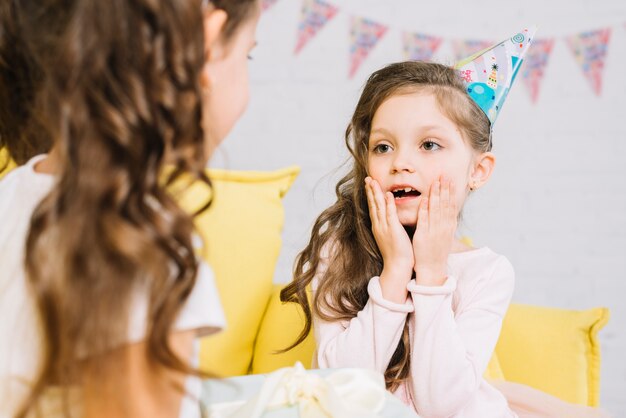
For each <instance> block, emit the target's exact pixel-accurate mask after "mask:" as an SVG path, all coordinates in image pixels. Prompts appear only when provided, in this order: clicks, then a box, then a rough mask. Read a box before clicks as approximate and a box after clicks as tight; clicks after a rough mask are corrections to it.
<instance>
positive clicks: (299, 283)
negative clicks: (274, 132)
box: [281, 61, 491, 390]
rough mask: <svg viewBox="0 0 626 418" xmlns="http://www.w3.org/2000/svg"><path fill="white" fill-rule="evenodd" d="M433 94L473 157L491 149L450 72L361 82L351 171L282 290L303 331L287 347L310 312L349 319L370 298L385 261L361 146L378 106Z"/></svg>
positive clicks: (398, 68) (412, 71)
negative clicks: (297, 310) (310, 292)
mask: <svg viewBox="0 0 626 418" xmlns="http://www.w3.org/2000/svg"><path fill="white" fill-rule="evenodd" d="M413 92H421V93H430V94H433V95H434V96H435V97H436V99H437V102H438V104H439V106H440V108H441V111H442V112H443V113H444V114H445V115H446V116H447V117H448V118H449V119H450V120H452V121H453V122H454V123H455V124H456V125H457V126H458V127H459V129H460V130H461V132H462V133H463V137H464V139H465V140H466V141H468V142H469V143H470V144H471V146H472V148H473V149H475V150H476V151H479V152H486V151H489V150H490V149H491V129H490V124H489V120H488V119H487V117H486V115H485V114H484V113H483V112H482V110H481V109H480V108H479V107H478V106H477V105H476V104H475V103H474V102H473V101H472V100H471V99H470V97H469V96H468V95H467V93H466V90H465V86H464V84H463V83H462V81H461V79H460V78H459V77H458V75H457V73H456V71H455V70H454V69H453V68H450V67H447V66H444V65H441V64H436V63H425V62H416V61H408V62H400V63H394V64H391V65H388V66H387V67H384V68H382V69H380V70H378V71H376V72H375V73H373V74H372V75H371V76H370V77H369V79H368V80H367V82H366V84H365V86H364V88H363V92H362V94H361V97H360V99H359V102H358V104H357V106H356V109H355V111H354V114H353V116H352V120H351V121H350V123H349V125H348V127H347V129H346V134H345V143H346V146H347V148H348V150H349V151H350V154H351V155H352V159H353V163H352V167H351V169H350V171H349V173H348V174H347V175H346V176H344V177H343V178H342V179H341V180H340V181H339V183H338V184H337V186H336V187H335V193H336V196H337V201H336V202H335V203H334V204H333V205H332V206H331V207H329V208H328V209H326V210H324V211H323V212H322V213H321V214H320V216H319V217H318V218H317V220H316V221H315V223H314V225H313V229H312V232H311V238H310V240H309V243H308V245H307V246H306V247H305V248H304V250H302V252H300V253H299V254H298V257H297V259H296V263H295V267H294V279H293V281H292V282H291V283H290V284H289V285H288V286H286V287H285V288H284V289H283V290H282V292H281V300H282V301H283V302H294V303H298V304H299V305H300V306H301V307H302V309H303V311H304V315H305V325H304V329H303V330H302V332H301V333H300V335H299V336H298V338H297V339H296V341H295V342H294V343H293V344H292V345H291V346H290V347H288V348H287V350H288V349H291V348H293V347H295V346H296V345H298V344H300V343H301V342H302V341H304V339H305V338H306V337H307V335H308V334H309V333H310V332H311V326H312V321H313V314H315V316H317V317H319V318H321V319H323V320H325V321H339V320H350V319H351V318H354V317H355V316H356V315H357V313H358V312H359V311H361V310H362V309H363V307H364V306H365V304H366V303H367V301H368V299H369V295H368V293H367V284H368V282H369V280H370V278H371V277H373V276H377V275H379V274H380V272H381V271H382V267H383V259H382V256H381V254H380V251H379V249H378V246H377V245H376V240H375V239H374V235H373V233H372V224H371V221H370V218H369V210H368V206H367V197H366V194H365V188H364V187H363V184H364V181H365V177H366V176H367V175H368V174H367V149H368V147H367V144H368V140H369V136H370V130H371V122H372V119H373V118H374V114H375V113H376V110H377V109H378V107H379V106H380V105H381V104H382V103H383V102H384V101H385V100H386V99H388V98H389V97H391V96H393V95H395V94H405V93H413ZM323 249H324V251H326V249H329V250H330V251H329V256H328V260H327V266H328V267H327V269H326V270H325V271H323V273H322V274H321V277H319V283H318V287H317V291H316V292H315V294H314V296H313V300H312V304H311V303H310V302H309V300H308V298H307V287H308V286H309V284H310V283H311V281H312V280H313V279H314V278H315V277H316V275H318V274H319V273H320V265H321V263H322V258H321V254H322V250H323ZM409 349H410V347H409V333H408V323H407V324H405V328H404V332H403V334H402V337H401V339H400V342H399V343H398V346H397V348H396V350H395V352H394V354H393V356H392V358H391V361H390V363H389V365H388V367H387V369H386V372H385V382H386V384H387V387H388V388H389V389H390V390H395V389H396V388H397V387H398V385H399V384H400V383H401V382H402V381H403V380H404V379H406V378H407V377H408V375H409V371H410V364H409V359H410V355H409V354H410V353H409Z"/></svg>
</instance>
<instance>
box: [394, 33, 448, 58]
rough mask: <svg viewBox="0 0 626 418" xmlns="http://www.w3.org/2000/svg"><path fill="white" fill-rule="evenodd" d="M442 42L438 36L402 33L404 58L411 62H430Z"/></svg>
mask: <svg viewBox="0 0 626 418" xmlns="http://www.w3.org/2000/svg"><path fill="white" fill-rule="evenodd" d="M442 41H443V39H442V38H439V37H437V36H430V35H424V34H421V33H411V32H402V44H403V49H404V56H405V57H406V59H407V60H409V61H430V60H431V58H432V56H433V54H434V53H435V52H436V51H437V48H439V45H441V42H442Z"/></svg>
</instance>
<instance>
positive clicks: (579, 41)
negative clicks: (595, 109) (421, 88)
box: [261, 0, 626, 104]
mask: <svg viewBox="0 0 626 418" xmlns="http://www.w3.org/2000/svg"><path fill="white" fill-rule="evenodd" d="M277 2H278V0H261V7H262V9H263V11H266V10H268V9H269V8H271V7H273V6H274V4H276V3H277ZM301 2H302V6H301V13H300V22H299V24H298V31H297V35H296V42H295V48H294V54H295V55H298V54H299V53H300V52H301V51H302V50H303V48H305V47H306V46H307V45H308V43H309V42H310V41H311V39H312V38H313V37H314V36H316V35H317V34H318V33H319V31H320V30H322V29H323V28H324V27H325V26H326V25H327V24H328V22H329V21H330V20H331V19H333V18H334V17H335V16H336V15H338V14H339V13H341V12H342V10H341V6H340V5H339V2H336V1H334V0H301ZM350 25H351V27H350V31H349V33H350V39H349V42H350V49H349V58H348V59H349V69H348V78H350V79H352V78H354V76H355V75H356V73H357V72H358V70H359V68H360V67H361V65H362V64H363V62H364V61H365V60H366V59H367V58H368V56H369V54H370V52H371V51H372V49H373V48H374V47H375V46H376V45H377V44H378V42H379V41H380V40H381V38H382V37H383V36H384V35H385V34H386V33H387V32H388V31H389V30H390V29H391V28H390V27H388V26H387V25H385V24H383V23H378V22H375V21H373V20H370V19H368V18H365V17H360V16H358V15H356V16H355V15H353V16H352V17H351V20H350ZM618 25H620V24H618ZM623 26H624V29H626V22H624V23H623ZM400 34H401V40H402V46H401V47H402V51H403V55H404V59H406V60H415V61H433V59H434V60H435V61H437V60H438V59H441V60H443V61H440V62H447V63H448V65H450V64H449V63H450V61H451V60H452V59H453V60H454V64H455V66H457V67H459V66H461V65H462V64H463V63H467V62H471V61H472V60H473V59H474V58H476V57H477V56H478V55H480V53H484V52H486V51H487V50H488V49H489V48H491V47H492V46H493V45H494V44H495V43H494V42H492V41H487V40H478V39H444V38H442V37H439V36H436V35H432V34H427V33H423V32H415V31H411V30H401V31H400ZM610 36H611V27H607V28H605V29H600V30H595V31H587V32H582V33H577V34H573V35H569V36H563V37H562V38H561V37H559V38H550V39H539V40H537V41H536V42H535V43H534V44H533V46H532V48H530V50H529V51H528V55H527V57H526V58H525V59H524V64H523V65H522V66H521V77H522V79H523V80H524V84H525V85H526V87H527V89H528V91H529V96H530V100H531V102H532V103H533V104H534V103H537V101H538V99H539V93H540V88H541V86H542V84H543V78H544V75H545V71H546V67H547V65H548V61H549V59H550V55H551V54H552V50H553V48H554V44H555V43H556V42H557V41H559V40H563V41H564V42H566V43H567V44H568V46H569V49H570V50H571V51H572V53H573V54H574V57H575V60H576V62H578V65H579V66H580V68H581V69H582V71H583V74H584V77H585V78H586V79H587V80H588V82H589V83H590V84H591V88H592V92H593V93H594V94H595V95H597V96H600V95H601V93H602V78H603V73H604V66H605V60H606V55H607V52H608V46H609V45H608V44H609V39H610ZM444 42H448V43H449V44H450V45H451V48H452V58H450V57H448V56H443V57H435V54H437V53H438V51H439V49H440V46H441V45H442V44H443V43H444ZM461 60H462V61H461ZM461 74H462V76H463V77H465V78H466V77H468V76H469V75H468V73H467V71H466V72H461Z"/></svg>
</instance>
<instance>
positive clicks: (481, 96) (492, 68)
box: [455, 27, 536, 126]
mask: <svg viewBox="0 0 626 418" xmlns="http://www.w3.org/2000/svg"><path fill="white" fill-rule="evenodd" d="M535 31H536V28H534V27H533V28H530V29H524V30H523V31H521V32H520V33H518V34H516V35H514V36H512V37H511V38H510V39H507V40H504V41H502V42H500V43H499V44H497V45H494V46H492V47H489V48H487V49H484V50H482V51H480V52H477V53H476V54H474V55H472V56H471V57H469V58H467V59H465V60H463V61H461V62H459V63H457V65H456V66H455V68H456V69H457V70H458V71H459V75H460V76H461V79H462V80H463V81H464V82H465V84H466V86H467V94H469V95H470V97H471V98H472V100H474V101H475V102H476V104H478V106H480V108H481V109H482V110H483V112H485V114H486V115H487V117H488V118H489V121H491V126H493V124H494V123H495V121H496V119H497V117H498V114H499V113H500V110H501V109H502V105H503V104H504V101H505V99H506V96H507V94H508V93H509V90H510V88H511V85H512V84H513V80H515V76H517V72H518V71H519V69H520V67H521V65H522V61H523V60H524V56H525V55H526V51H528V47H529V46H530V44H531V42H532V38H533V36H534V34H535Z"/></svg>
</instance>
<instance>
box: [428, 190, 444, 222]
mask: <svg viewBox="0 0 626 418" xmlns="http://www.w3.org/2000/svg"><path fill="white" fill-rule="evenodd" d="M440 193H441V182H440V181H439V180H435V182H434V183H433V184H432V186H431V187H430V196H429V199H428V202H429V203H428V216H429V221H430V222H434V223H438V222H439V221H440V219H441V209H440V203H441V201H440V199H441V196H440Z"/></svg>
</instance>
